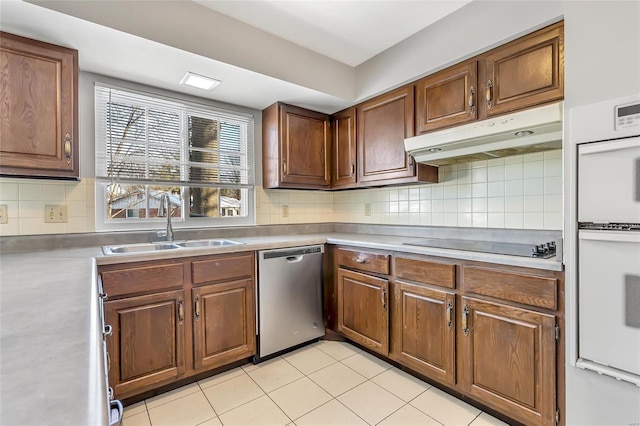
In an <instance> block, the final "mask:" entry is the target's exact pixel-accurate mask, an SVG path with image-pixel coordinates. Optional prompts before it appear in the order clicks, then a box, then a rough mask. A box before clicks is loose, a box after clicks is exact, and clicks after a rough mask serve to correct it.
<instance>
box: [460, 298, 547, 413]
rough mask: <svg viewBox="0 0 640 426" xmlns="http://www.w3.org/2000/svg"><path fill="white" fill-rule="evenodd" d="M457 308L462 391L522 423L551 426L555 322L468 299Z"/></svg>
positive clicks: (495, 304) (521, 311) (539, 314)
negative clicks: (459, 312) (459, 319)
mask: <svg viewBox="0 0 640 426" xmlns="http://www.w3.org/2000/svg"><path fill="white" fill-rule="evenodd" d="M461 305H462V309H461V310H460V311H461V322H460V335H459V339H460V340H459V343H460V345H459V346H460V351H459V354H460V356H461V357H462V359H461V363H460V365H459V366H460V368H461V373H462V374H461V377H460V382H461V385H462V388H463V389H464V391H465V392H468V393H469V394H470V395H471V396H472V397H473V398H475V399H477V400H478V401H479V402H483V403H486V404H487V405H488V406H490V407H493V408H495V409H497V410H498V411H501V412H503V413H506V414H508V415H509V417H512V418H514V419H515V420H518V421H520V422H522V423H525V424H536V425H554V424H555V407H556V363H555V360H556V340H555V317H553V316H551V315H545V314H541V313H538V312H533V311H529V310H525V309H520V308H515V307H511V306H507V305H502V304H498V303H490V302H485V301H482V300H478V299H473V298H468V297H463V298H462V304H461Z"/></svg>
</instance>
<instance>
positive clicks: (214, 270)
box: [191, 253, 255, 284]
mask: <svg viewBox="0 0 640 426" xmlns="http://www.w3.org/2000/svg"><path fill="white" fill-rule="evenodd" d="M254 271H255V262H254V257H253V253H242V254H234V255H224V256H216V257H212V258H208V259H205V260H196V261H193V262H191V281H192V282H193V284H205V283H211V282H217V281H230V280H236V279H242V278H252V277H253V275H254Z"/></svg>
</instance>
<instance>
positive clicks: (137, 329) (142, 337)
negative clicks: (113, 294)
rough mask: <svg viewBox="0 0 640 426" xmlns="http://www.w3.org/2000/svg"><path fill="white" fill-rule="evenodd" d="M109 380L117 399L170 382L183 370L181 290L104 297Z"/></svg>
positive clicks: (182, 297)
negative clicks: (111, 298)
mask: <svg viewBox="0 0 640 426" xmlns="http://www.w3.org/2000/svg"><path fill="white" fill-rule="evenodd" d="M104 310H105V323H106V324H109V325H111V326H112V327H113V334H112V335H111V336H110V337H107V351H108V353H109V362H108V364H109V383H110V385H111V386H112V387H113V389H114V391H115V395H116V397H117V398H127V397H129V396H132V395H135V394H138V393H140V392H144V391H146V390H150V389H153V388H155V387H158V386H161V385H163V384H167V383H171V382H172V381H174V380H176V379H178V378H180V377H181V376H182V374H183V373H184V372H185V325H184V320H185V317H184V315H185V310H184V291H183V290H177V291H169V292H163V293H155V294H150V295H146V296H137V297H129V298H125V299H120V300H114V301H107V302H105V304H104Z"/></svg>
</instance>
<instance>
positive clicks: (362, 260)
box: [351, 257, 369, 263]
mask: <svg viewBox="0 0 640 426" xmlns="http://www.w3.org/2000/svg"><path fill="white" fill-rule="evenodd" d="M351 260H353V261H354V262H356V263H369V259H367V258H366V257H365V258H363V257H354V258H353V259H351Z"/></svg>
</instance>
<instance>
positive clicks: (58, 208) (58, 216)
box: [44, 204, 67, 223]
mask: <svg viewBox="0 0 640 426" xmlns="http://www.w3.org/2000/svg"><path fill="white" fill-rule="evenodd" d="M44 223H67V206H65V205H52V204H45V206H44Z"/></svg>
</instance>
